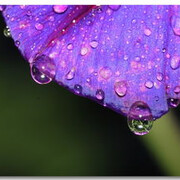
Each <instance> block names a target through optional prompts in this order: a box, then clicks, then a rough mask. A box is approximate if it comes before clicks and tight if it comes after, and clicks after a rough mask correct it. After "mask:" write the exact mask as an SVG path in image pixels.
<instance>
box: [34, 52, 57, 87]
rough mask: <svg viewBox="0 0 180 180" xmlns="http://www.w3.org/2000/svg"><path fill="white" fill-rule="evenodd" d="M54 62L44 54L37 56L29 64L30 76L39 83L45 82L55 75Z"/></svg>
mask: <svg viewBox="0 0 180 180" xmlns="http://www.w3.org/2000/svg"><path fill="white" fill-rule="evenodd" d="M55 68H56V67H55V64H54V62H53V60H52V59H50V58H49V57H47V56H45V55H41V56H38V57H37V58H36V59H35V60H34V62H33V63H32V64H31V76H32V78H33V79H34V81H36V82H37V83H39V84H47V83H49V82H51V81H52V79H53V78H54V76H55Z"/></svg>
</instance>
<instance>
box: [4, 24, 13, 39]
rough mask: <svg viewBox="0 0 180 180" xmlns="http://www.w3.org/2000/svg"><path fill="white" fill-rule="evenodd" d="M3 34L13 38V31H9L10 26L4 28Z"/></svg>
mask: <svg viewBox="0 0 180 180" xmlns="http://www.w3.org/2000/svg"><path fill="white" fill-rule="evenodd" d="M3 33H4V35H5V36H6V37H11V31H10V29H9V27H8V26H6V27H5V28H4V31H3Z"/></svg>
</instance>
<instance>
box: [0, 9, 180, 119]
mask: <svg viewBox="0 0 180 180" xmlns="http://www.w3.org/2000/svg"><path fill="white" fill-rule="evenodd" d="M1 9H3V16H4V18H5V20H6V23H7V26H8V27H9V29H10V32H11V36H12V37H13V39H14V41H15V42H16V44H17V46H18V48H19V49H20V51H21V52H22V54H23V56H24V57H25V58H26V59H27V61H28V62H29V63H30V64H31V65H32V64H38V65H41V66H40V68H39V69H40V72H41V73H40V78H41V79H42V78H43V79H42V80H43V82H44V81H45V83H46V81H47V82H48V78H49V79H50V80H51V79H53V80H54V81H56V82H57V83H59V84H60V85H62V86H64V87H66V88H68V89H69V90H70V91H72V92H74V93H75V94H77V95H80V96H84V97H88V98H91V99H93V100H95V101H97V102H98V103H100V104H102V105H104V106H106V107H109V108H111V109H113V110H115V111H116V112H118V113H121V114H124V115H127V114H128V113H129V111H130V109H132V108H131V107H132V105H133V104H134V103H135V102H142V103H145V104H146V105H147V107H148V109H150V111H151V114H152V117H153V118H151V119H156V118H159V117H160V116H162V115H163V114H165V113H166V112H167V111H168V108H169V107H172V106H170V105H169V100H168V99H179V98H180V88H179V86H180V85H179V84H180V82H179V81H180V80H179V67H180V51H179V50H178V49H179V48H178V46H179V44H180V9H179V6H7V7H6V8H1ZM17 42H18V43H17ZM44 57H46V58H44ZM37 59H38V63H37V62H36V60H37ZM41 61H42V62H41ZM50 62H51V63H50ZM42 65H44V66H42ZM36 68H37V65H36ZM36 72H37V71H36ZM38 73H39V72H38ZM42 75H43V76H42ZM170 102H171V103H172V102H179V101H175V100H171V101H170ZM168 105H169V107H168ZM173 107H174V106H173Z"/></svg>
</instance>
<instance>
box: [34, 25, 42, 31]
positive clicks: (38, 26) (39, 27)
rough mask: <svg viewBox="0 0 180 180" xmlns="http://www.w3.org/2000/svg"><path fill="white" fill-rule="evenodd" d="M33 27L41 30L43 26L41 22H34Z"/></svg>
mask: <svg viewBox="0 0 180 180" xmlns="http://www.w3.org/2000/svg"><path fill="white" fill-rule="evenodd" d="M35 28H36V29H37V30H39V31H41V30H42V29H43V28H44V26H43V24H41V23H36V24H35Z"/></svg>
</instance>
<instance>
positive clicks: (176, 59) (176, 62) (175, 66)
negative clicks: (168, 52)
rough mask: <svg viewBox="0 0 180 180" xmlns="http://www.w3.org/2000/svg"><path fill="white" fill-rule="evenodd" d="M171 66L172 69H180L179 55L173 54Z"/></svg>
mask: <svg viewBox="0 0 180 180" xmlns="http://www.w3.org/2000/svg"><path fill="white" fill-rule="evenodd" d="M170 66H171V68H172V69H174V70H175V69H178V68H179V66H180V57H179V56H173V57H172V58H171V62H170Z"/></svg>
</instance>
